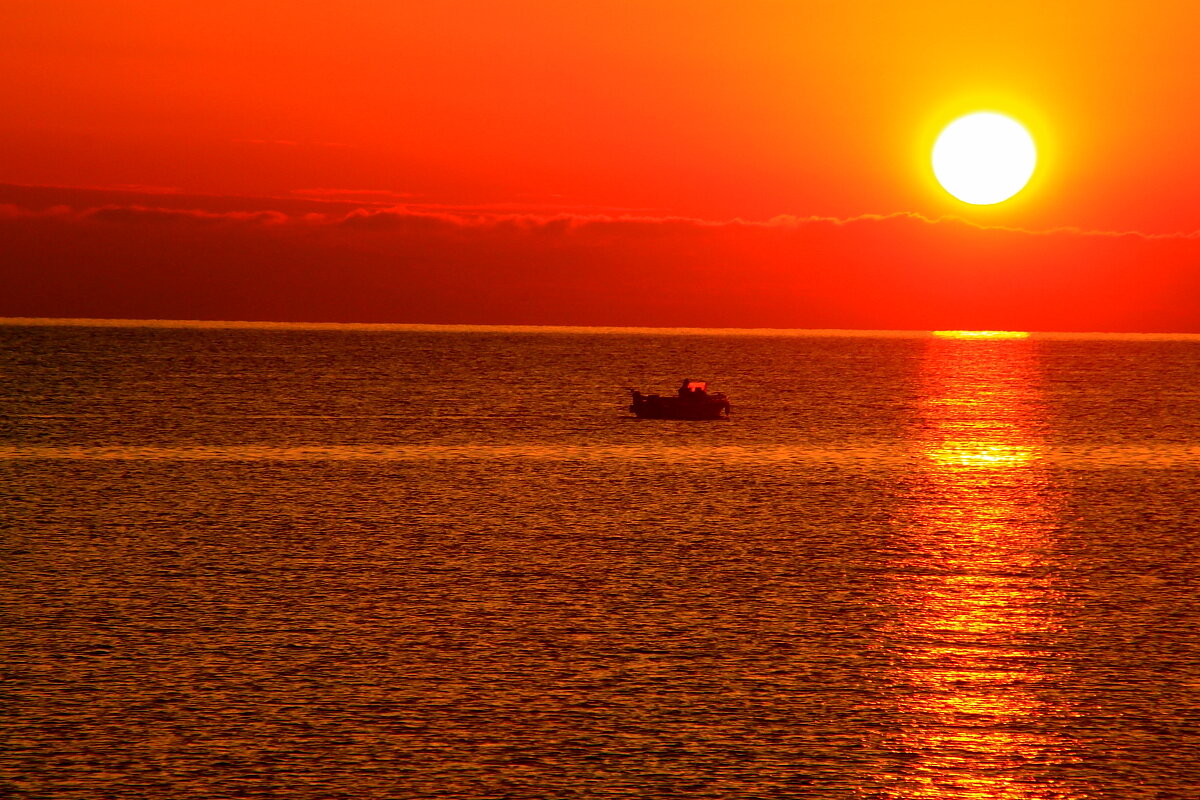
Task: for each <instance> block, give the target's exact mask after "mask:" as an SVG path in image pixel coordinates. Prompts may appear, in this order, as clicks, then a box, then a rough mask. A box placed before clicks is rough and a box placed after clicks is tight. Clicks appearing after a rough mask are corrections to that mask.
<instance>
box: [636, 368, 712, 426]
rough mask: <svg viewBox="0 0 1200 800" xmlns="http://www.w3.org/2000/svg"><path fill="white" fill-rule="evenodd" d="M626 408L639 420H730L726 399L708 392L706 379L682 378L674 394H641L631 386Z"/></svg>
mask: <svg viewBox="0 0 1200 800" xmlns="http://www.w3.org/2000/svg"><path fill="white" fill-rule="evenodd" d="M629 391H630V393H631V394H632V395H633V403H631V404H630V406H629V410H630V411H631V412H633V413H634V414H635V415H637V417H638V418H640V419H729V411H730V405H729V398H728V397H726V396H725V393H724V392H710V391H708V382H707V381H694V380H692V379H690V378H684V380H683V385H681V386H680V387H679V391H678V392H676V393H675V394H674V395H665V396H664V395H658V394H642V393H641V392H639V391H638V390H636V389H630V390H629Z"/></svg>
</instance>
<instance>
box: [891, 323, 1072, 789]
mask: <svg viewBox="0 0 1200 800" xmlns="http://www.w3.org/2000/svg"><path fill="white" fill-rule="evenodd" d="M954 333H955V335H949V333H948V332H947V335H942V336H937V337H934V338H932V339H930V340H929V341H928V343H927V345H926V349H925V351H924V354H923V357H922V363H921V367H920V368H921V381H922V384H923V386H922V393H921V396H922V401H921V404H920V408H919V416H920V423H919V426H920V427H919V433H918V437H919V439H920V441H921V447H922V452H923V453H924V460H923V463H924V466H923V468H922V470H921V472H920V474H918V475H917V476H915V478H914V483H913V491H912V494H911V496H910V497H909V498H908V499H909V502H908V503H907V504H906V511H905V512H904V514H903V516H902V518H901V519H899V520H898V522H899V524H900V527H901V529H902V530H903V531H904V534H905V536H906V538H907V542H908V549H907V550H906V551H905V552H906V556H905V559H906V561H907V563H905V564H902V565H899V569H898V570H897V572H898V573H900V574H901V575H903V576H905V577H904V578H902V579H900V581H899V586H898V587H897V592H896V597H895V605H896V608H897V614H896V617H895V623H894V629H893V630H892V631H890V634H891V635H892V636H893V637H894V639H895V641H897V642H898V643H900V646H899V648H898V655H897V657H896V659H895V660H894V666H895V670H896V674H895V676H894V680H895V685H896V687H897V700H896V702H897V705H898V706H899V708H898V711H899V718H900V719H901V720H902V723H901V730H900V733H899V734H898V736H897V741H895V742H894V743H893V746H894V747H895V748H896V749H897V750H898V751H900V752H901V753H902V754H903V756H904V759H905V761H906V766H905V768H904V770H903V775H902V777H901V778H900V780H899V782H898V785H896V786H895V787H893V788H892V790H891V793H890V796H892V797H896V798H964V799H971V800H985V798H986V799H987V800H997V799H999V798H1006V799H1010V800H1018V799H1032V798H1044V797H1070V796H1072V795H1071V793H1070V791H1069V790H1068V789H1067V787H1065V786H1061V785H1056V784H1055V782H1054V781H1052V780H1049V779H1044V780H1039V781H1038V782H1037V783H1032V782H1030V781H1029V780H1028V778H1029V774H1030V773H1029V770H1030V767H1031V765H1034V766H1035V770H1036V771H1037V772H1042V771H1043V770H1049V771H1050V772H1052V771H1053V765H1054V764H1056V763H1062V762H1063V761H1064V760H1067V759H1069V755H1068V753H1067V748H1066V744H1065V743H1064V742H1063V741H1061V740H1060V739H1058V738H1057V737H1054V736H1052V735H1050V734H1047V733H1045V731H1046V730H1047V726H1046V725H1043V724H1039V722H1040V720H1041V719H1042V718H1044V717H1047V716H1048V715H1050V714H1052V713H1058V712H1056V711H1054V710H1053V709H1052V708H1050V707H1049V706H1048V704H1047V701H1046V700H1045V699H1044V698H1043V697H1042V696H1040V695H1039V685H1040V684H1043V683H1048V677H1049V676H1048V675H1047V673H1046V670H1047V668H1048V666H1049V663H1050V657H1049V655H1048V653H1047V652H1046V650H1045V644H1046V643H1047V642H1048V641H1051V640H1052V639H1053V637H1054V635H1055V631H1056V629H1057V628H1058V627H1059V625H1060V622H1059V616H1060V614H1061V612H1060V608H1061V598H1060V597H1059V595H1058V593H1057V592H1056V591H1055V590H1054V589H1053V587H1052V582H1051V581H1052V578H1051V572H1050V570H1049V569H1048V565H1049V563H1050V561H1051V559H1052V555H1051V553H1052V550H1053V546H1054V541H1053V538H1054V532H1055V503H1056V500H1055V496H1054V493H1053V492H1052V491H1051V489H1050V488H1049V486H1048V484H1047V481H1046V480H1045V477H1044V475H1043V474H1042V472H1041V468H1040V467H1039V464H1040V456H1041V451H1042V448H1043V445H1042V443H1041V441H1040V439H1039V427H1040V425H1041V423H1042V418H1041V410H1040V404H1039V397H1038V375H1037V364H1036V362H1035V350H1034V349H1033V348H1034V347H1035V345H1034V343H1033V342H1030V341H1025V340H1023V337H1021V336H1018V335H1011V334H1009V333H1007V332H1002V333H1001V334H1000V335H988V334H989V333H995V332H980V333H979V335H975V336H971V335H965V336H964V335H961V334H962V333H963V332H954Z"/></svg>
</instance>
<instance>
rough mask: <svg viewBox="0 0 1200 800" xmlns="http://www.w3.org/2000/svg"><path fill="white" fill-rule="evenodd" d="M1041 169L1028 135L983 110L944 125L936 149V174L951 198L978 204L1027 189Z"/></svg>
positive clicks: (1008, 120)
mask: <svg viewBox="0 0 1200 800" xmlns="http://www.w3.org/2000/svg"><path fill="white" fill-rule="evenodd" d="M1036 165H1037V148H1036V147H1035V146H1034V144H1033V137H1032V136H1030V135H1029V131H1027V130H1025V128H1024V127H1023V126H1022V125H1021V123H1019V122H1017V121H1016V120H1015V119H1013V118H1011V117H1006V116H1004V115H1003V114H997V113H995V112H992V111H980V112H977V113H975V114H968V115H967V116H965V117H959V118H958V119H956V120H954V122H951V123H950V124H949V125H947V126H946V127H945V129H944V130H943V131H942V132H941V134H939V135H938V138H937V141H936V142H935V143H934V145H933V174H934V175H935V176H937V179H938V183H940V184H941V185H942V188H943V189H945V190H946V191H947V192H949V193H950V194H952V195H954V196H955V197H957V198H958V199H959V200H962V201H963V202H964V203H970V204H972V205H977V206H988V205H993V204H995V203H1001V202H1003V201H1005V200H1007V199H1009V198H1010V197H1012V196H1013V195H1015V194H1016V193H1017V192H1019V191H1021V190H1022V189H1023V188H1025V184H1027V183H1029V179H1030V178H1031V177H1033V170H1034V167H1035V166H1036Z"/></svg>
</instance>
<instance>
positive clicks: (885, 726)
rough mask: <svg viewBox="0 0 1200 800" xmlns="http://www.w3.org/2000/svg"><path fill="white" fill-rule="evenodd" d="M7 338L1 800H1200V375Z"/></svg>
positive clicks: (1182, 355)
mask: <svg viewBox="0 0 1200 800" xmlns="http://www.w3.org/2000/svg"><path fill="white" fill-rule="evenodd" d="M0 344H2V346H3V351H2V353H0V368H2V373H0V481H2V483H0V492H2V494H0V511H2V514H0V526H2V528H0V531H2V539H0V545H2V558H3V561H2V564H3V567H2V571H0V603H2V609H0V610H2V613H3V616H4V624H3V626H2V627H0V643H2V645H3V680H2V686H3V692H4V695H5V700H4V709H5V710H4V712H3V714H2V715H0V735H2V736H3V746H2V748H0V790H2V791H0V793H2V792H7V795H8V796H13V797H19V798H50V797H53V798H67V799H74V798H187V799H191V798H216V797H252V798H260V797H261V798H268V797H270V798H463V799H464V800H467V799H474V798H551V799H557V798H563V799H564V800H565V799H567V798H618V797H625V798H664V800H665V799H666V798H789V797H804V798H975V799H977V800H983V799H984V798H1006V799H1007V798H1012V799H1013V800H1017V799H1018V798H1121V799H1124V798H1195V797H1200V602H1198V596H1200V589H1198V588H1197V587H1198V586H1200V552H1198V545H1197V539H1198V534H1200V343H1197V342H1193V341H1119V340H1089V339H1078V340H1070V339H1040V338H1037V337H1033V338H1027V339H981V338H973V339H960V338H936V337H931V336H918V335H913V336H908V337H878V338H876V337H862V336H857V337H838V336H734V335H694V334H693V335H666V334H663V335H648V334H637V335H634V334H623V333H618V332H609V333H590V334H585V333H570V334H568V333H553V332H543V333H512V332H508V333H504V332H488V331H474V332H445V331H413V330H407V331H362V330H263V329H208V330H201V329H187V328H88V327H17V326H9V327H0ZM685 375H686V376H691V377H699V378H707V379H709V380H710V381H712V382H713V388H716V389H721V390H724V391H726V392H728V393H729V394H730V396H731V399H732V401H733V405H734V409H733V418H732V419H731V420H730V421H728V422H720V421H715V422H671V421H651V420H645V421H639V420H634V419H630V418H629V415H628V414H627V412H626V411H625V408H624V406H625V404H626V403H627V402H628V401H627V395H625V394H623V393H622V387H625V386H633V387H637V388H640V389H642V390H643V391H660V390H661V391H671V390H672V389H673V387H674V386H676V385H678V382H679V380H680V378H682V377H684V376H685Z"/></svg>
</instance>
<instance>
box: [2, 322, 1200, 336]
mask: <svg viewBox="0 0 1200 800" xmlns="http://www.w3.org/2000/svg"><path fill="white" fill-rule="evenodd" d="M0 327H78V328H168V329H170V328H173V329H184V330H186V329H209V330H222V329H224V330H313V331H338V330H344V331H379V332H388V331H392V332H414V333H549V334H553V333H571V334H594V335H603V334H627V335H628V334H633V335H663V336H763V337H770V336H779V337H805V336H809V337H829V338H834V337H848V338H872V337H874V338H894V339H904V338H910V339H918V338H935V337H936V336H937V335H938V334H939V333H945V330H944V329H932V328H931V329H924V328H921V329H867V328H770V327H761V328H754V327H695V326H688V327H678V326H666V325H661V326H654V325H513V324H505V323H487V324H476V323H424V322H306V321H279V320H205V319H131V318H122V317H0ZM957 332H978V333H1003V334H1012V333H1021V334H1026V335H1025V336H1023V337H1021V340H1024V339H1127V340H1140V341H1154V340H1157V341H1167V340H1176V341H1200V333H1189V332H1182V331H1180V332H1161V331H1159V332H1141V331H1015V330H1003V331H1002V330H999V329H993V328H988V329H965V328H964V329H958V331H957ZM969 338H973V339H982V340H989V339H990V340H993V341H994V340H996V339H998V338H1003V339H1012V338H1014V337H1012V336H1002V337H989V336H979V337H969Z"/></svg>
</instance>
